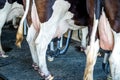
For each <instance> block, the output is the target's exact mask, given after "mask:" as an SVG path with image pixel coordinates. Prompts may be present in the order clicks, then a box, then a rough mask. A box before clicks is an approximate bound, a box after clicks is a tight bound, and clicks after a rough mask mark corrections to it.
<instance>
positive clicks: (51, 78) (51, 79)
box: [45, 74, 54, 80]
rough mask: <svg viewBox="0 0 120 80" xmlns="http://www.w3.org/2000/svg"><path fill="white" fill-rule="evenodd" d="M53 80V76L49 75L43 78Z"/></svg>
mask: <svg viewBox="0 0 120 80" xmlns="http://www.w3.org/2000/svg"><path fill="white" fill-rule="evenodd" d="M53 79H54V76H52V75H51V74H50V75H48V76H47V77H45V80H53Z"/></svg>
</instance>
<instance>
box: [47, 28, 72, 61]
mask: <svg viewBox="0 0 120 80" xmlns="http://www.w3.org/2000/svg"><path fill="white" fill-rule="evenodd" d="M72 32H73V31H72V30H69V31H68V35H67V39H66V40H65V39H64V36H61V38H59V39H58V38H55V39H53V40H52V41H51V42H50V44H49V46H48V50H47V56H48V60H49V61H53V60H54V58H55V57H57V56H58V55H63V54H65V53H66V51H67V50H68V47H69V43H70V39H71V35H72Z"/></svg>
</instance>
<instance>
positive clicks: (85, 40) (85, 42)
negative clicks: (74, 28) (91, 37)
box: [81, 27, 88, 51]
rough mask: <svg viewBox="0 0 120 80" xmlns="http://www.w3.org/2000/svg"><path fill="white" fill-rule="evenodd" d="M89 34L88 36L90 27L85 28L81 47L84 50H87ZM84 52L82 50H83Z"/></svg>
mask: <svg viewBox="0 0 120 80" xmlns="http://www.w3.org/2000/svg"><path fill="white" fill-rule="evenodd" d="M87 34H88V27H85V28H83V29H82V40H81V47H82V49H83V50H85V49H86V45H87V39H86V37H87ZM81 51H82V50H81Z"/></svg>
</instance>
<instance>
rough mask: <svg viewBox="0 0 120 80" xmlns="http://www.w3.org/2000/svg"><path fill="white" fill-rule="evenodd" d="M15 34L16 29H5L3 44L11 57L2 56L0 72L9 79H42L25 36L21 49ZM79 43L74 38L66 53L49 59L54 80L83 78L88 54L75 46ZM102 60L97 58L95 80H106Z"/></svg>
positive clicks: (49, 66) (79, 79) (81, 79)
mask: <svg viewBox="0 0 120 80" xmlns="http://www.w3.org/2000/svg"><path fill="white" fill-rule="evenodd" d="M15 34H16V30H15V29H3V32H2V45H3V47H4V50H6V51H7V52H6V54H7V55H9V57H7V58H0V74H2V75H4V76H5V77H6V78H7V79H8V80H42V79H41V77H40V76H39V74H38V72H37V71H35V70H34V69H33V68H32V66H31V65H32V58H31V54H30V50H29V47H28V44H27V42H26V40H25V37H24V41H23V43H22V48H21V49H19V48H17V47H16V46H15ZM79 44H80V43H79V42H76V41H73V40H72V41H71V43H70V46H69V48H68V51H67V52H66V54H65V55H59V56H58V57H57V58H55V59H54V61H52V62H49V61H48V60H47V64H48V69H49V71H50V72H51V73H52V74H53V75H54V80H83V74H84V69H85V61H86V60H85V59H86V56H85V54H84V53H82V52H78V51H76V49H75V46H76V45H77V46H78V45H79ZM102 60H103V58H102V57H98V59H97V62H96V64H95V68H94V80H105V73H104V71H103V70H102Z"/></svg>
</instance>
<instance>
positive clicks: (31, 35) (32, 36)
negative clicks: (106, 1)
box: [26, 25, 39, 70]
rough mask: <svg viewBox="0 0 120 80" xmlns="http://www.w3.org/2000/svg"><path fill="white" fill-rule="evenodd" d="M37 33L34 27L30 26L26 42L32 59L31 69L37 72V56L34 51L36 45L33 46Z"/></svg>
mask: <svg viewBox="0 0 120 80" xmlns="http://www.w3.org/2000/svg"><path fill="white" fill-rule="evenodd" d="M37 35H38V33H37V32H36V31H35V29H34V27H33V26H32V25H31V26H30V28H28V35H27V38H26V40H27V42H28V44H29V47H30V51H31V55H32V59H33V65H32V66H33V67H34V69H35V70H38V69H39V67H38V63H39V62H38V55H37V50H36V45H35V39H36V37H37Z"/></svg>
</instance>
